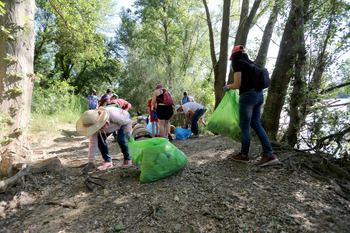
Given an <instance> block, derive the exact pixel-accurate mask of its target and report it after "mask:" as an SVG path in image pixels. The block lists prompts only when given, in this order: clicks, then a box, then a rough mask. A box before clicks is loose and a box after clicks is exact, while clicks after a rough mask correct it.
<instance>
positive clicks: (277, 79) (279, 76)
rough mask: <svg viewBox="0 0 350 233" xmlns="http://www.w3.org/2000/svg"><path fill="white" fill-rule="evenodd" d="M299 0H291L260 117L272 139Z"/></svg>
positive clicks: (287, 75)
mask: <svg viewBox="0 0 350 233" xmlns="http://www.w3.org/2000/svg"><path fill="white" fill-rule="evenodd" d="M298 1H299V0H293V2H292V8H291V10H290V12H289V16H288V20H287V23H286V27H285V30H284V33H283V36H282V40H281V43H280V44H281V46H280V49H279V52H278V56H277V61H276V65H275V69H274V71H273V73H272V75H271V84H270V87H269V91H268V95H267V99H266V104H265V108H264V112H263V114H262V117H261V121H262V124H263V126H264V128H265V130H266V131H267V132H268V134H270V136H271V137H272V138H273V139H276V137H277V132H278V129H279V119H280V115H281V111H282V107H283V105H284V101H285V97H286V94H287V89H288V85H289V82H290V78H291V75H290V71H291V70H292V69H293V61H294V60H295V51H294V50H295V46H296V41H297V40H296V39H297V38H296V37H295V34H294V32H295V30H296V29H297V28H296V19H298V17H300V15H298V14H297V13H298V12H297V11H296V6H297V5H298V4H297V3H298Z"/></svg>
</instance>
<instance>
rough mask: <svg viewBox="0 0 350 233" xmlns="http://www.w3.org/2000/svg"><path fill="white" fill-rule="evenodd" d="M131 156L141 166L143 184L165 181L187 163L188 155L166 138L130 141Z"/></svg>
mask: <svg viewBox="0 0 350 233" xmlns="http://www.w3.org/2000/svg"><path fill="white" fill-rule="evenodd" d="M128 146H129V152H130V156H131V157H132V159H133V160H134V163H135V165H140V162H141V175H140V181H141V182H142V183H149V182H153V181H156V180H160V179H163V178H165V177H168V176H170V175H172V174H173V173H175V172H177V171H178V170H180V169H181V168H182V167H183V166H185V164H186V163H187V157H186V155H185V154H184V153H183V152H182V151H180V150H179V149H177V148H176V147H175V146H174V145H173V144H171V143H170V142H168V141H167V140H166V139H165V138H151V139H146V140H142V141H135V140H134V139H133V138H130V140H129V141H128Z"/></svg>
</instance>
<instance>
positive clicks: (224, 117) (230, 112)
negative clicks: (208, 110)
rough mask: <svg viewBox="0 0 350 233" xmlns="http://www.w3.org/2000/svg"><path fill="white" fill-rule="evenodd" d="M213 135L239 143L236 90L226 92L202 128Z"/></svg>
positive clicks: (239, 130) (237, 96) (239, 132)
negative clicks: (219, 135) (222, 136)
mask: <svg viewBox="0 0 350 233" xmlns="http://www.w3.org/2000/svg"><path fill="white" fill-rule="evenodd" d="M204 129H205V130H209V131H211V132H213V133H217V134H221V135H224V136H228V137H230V138H232V139H233V140H235V141H237V142H241V128H240V126H239V94H238V91H237V90H228V91H226V93H225V96H224V98H223V99H222V100H221V102H220V104H219V106H218V107H217V108H216V110H215V111H214V113H213V115H212V116H211V117H210V119H209V122H208V124H207V126H206V127H205V128H204Z"/></svg>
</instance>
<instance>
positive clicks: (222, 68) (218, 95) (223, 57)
mask: <svg viewBox="0 0 350 233" xmlns="http://www.w3.org/2000/svg"><path fill="white" fill-rule="evenodd" d="M203 4H204V7H205V11H206V15H207V24H208V28H209V40H210V54H211V60H212V64H213V68H214V76H215V81H214V89H215V108H216V107H217V106H218V105H219V103H220V102H221V100H222V98H223V97H224V95H225V92H224V90H223V86H224V85H225V80H226V68H227V60H228V52H227V50H228V38H229V28H230V8H231V0H224V9H223V20H222V27H221V41H220V55H219V59H218V60H217V59H216V55H215V46H214V44H215V43H214V36H213V29H212V24H211V19H210V14H209V9H208V6H207V2H206V0H203Z"/></svg>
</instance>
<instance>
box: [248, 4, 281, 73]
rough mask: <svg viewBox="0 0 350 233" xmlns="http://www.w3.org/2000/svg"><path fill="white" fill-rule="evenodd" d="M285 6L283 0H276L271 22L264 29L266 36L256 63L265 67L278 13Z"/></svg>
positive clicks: (262, 40) (270, 18)
mask: <svg viewBox="0 0 350 233" xmlns="http://www.w3.org/2000/svg"><path fill="white" fill-rule="evenodd" d="M283 4H284V1H281V0H275V4H274V6H273V8H272V11H271V14H270V17H269V20H268V21H267V24H266V26H265V29H264V34H263V37H262V39H261V44H260V48H259V52H258V55H257V56H256V59H255V61H254V62H255V63H257V64H259V65H262V66H265V64H266V57H267V52H268V50H269V47H270V42H271V37H272V34H273V29H274V27H275V24H276V22H277V16H278V13H279V12H280V10H281V8H282V6H283Z"/></svg>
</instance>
